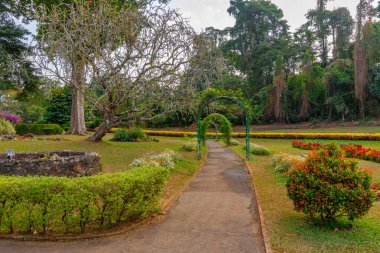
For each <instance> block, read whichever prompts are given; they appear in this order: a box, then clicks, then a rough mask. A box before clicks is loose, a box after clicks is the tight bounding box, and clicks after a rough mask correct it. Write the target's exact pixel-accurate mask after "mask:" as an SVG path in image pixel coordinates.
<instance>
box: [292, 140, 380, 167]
mask: <svg viewBox="0 0 380 253" xmlns="http://www.w3.org/2000/svg"><path fill="white" fill-rule="evenodd" d="M292 146H293V147H294V148H299V149H303V150H318V149H321V148H323V147H324V146H322V145H321V144H319V143H315V142H314V143H305V142H302V141H293V142H292ZM340 148H341V149H342V150H344V152H345V154H346V157H348V158H358V159H363V160H367V161H373V162H376V163H380V151H378V150H373V149H371V148H363V146H362V145H360V144H342V145H340Z"/></svg>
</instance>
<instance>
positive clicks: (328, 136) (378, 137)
mask: <svg viewBox="0 0 380 253" xmlns="http://www.w3.org/2000/svg"><path fill="white" fill-rule="evenodd" d="M115 130H116V129H112V131H115ZM144 132H145V133H146V134H147V135H149V136H169V137H196V136H197V133H196V132H177V131H154V130H144ZM207 136H215V133H208V134H207ZM219 136H222V135H221V134H219ZM231 136H232V137H233V138H245V137H246V134H245V133H241V132H239V133H232V135H231ZM251 138H258V139H259V138H261V139H311V140H315V139H320V140H367V141H380V134H378V133H270V132H252V133H251Z"/></svg>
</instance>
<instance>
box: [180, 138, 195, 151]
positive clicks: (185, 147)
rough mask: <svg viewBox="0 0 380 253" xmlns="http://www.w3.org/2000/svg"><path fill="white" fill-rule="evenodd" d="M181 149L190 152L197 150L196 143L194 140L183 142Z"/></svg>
mask: <svg viewBox="0 0 380 253" xmlns="http://www.w3.org/2000/svg"><path fill="white" fill-rule="evenodd" d="M181 150H182V151H187V152H192V151H195V150H197V143H195V142H192V141H191V142H187V143H185V144H183V146H182V148H181Z"/></svg>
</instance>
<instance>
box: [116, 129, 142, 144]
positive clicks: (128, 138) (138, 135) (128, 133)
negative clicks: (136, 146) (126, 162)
mask: <svg viewBox="0 0 380 253" xmlns="http://www.w3.org/2000/svg"><path fill="white" fill-rule="evenodd" d="M144 140H147V139H146V134H145V133H144V131H143V130H141V129H139V128H133V129H131V130H127V129H121V130H117V131H116V132H115V133H114V134H113V138H112V141H118V142H138V141H144Z"/></svg>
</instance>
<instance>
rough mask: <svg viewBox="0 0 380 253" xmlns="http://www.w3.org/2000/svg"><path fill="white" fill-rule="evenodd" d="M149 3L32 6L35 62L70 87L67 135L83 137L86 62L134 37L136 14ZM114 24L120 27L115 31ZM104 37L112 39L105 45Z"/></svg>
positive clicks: (86, 0) (89, 0) (87, 0)
mask: <svg viewBox="0 0 380 253" xmlns="http://www.w3.org/2000/svg"><path fill="white" fill-rule="evenodd" d="M150 1H153V0H149V1H148V0H137V1H118V0H109V1H107V3H106V5H107V7H106V8H105V2H106V1H103V0H96V1H95V0H78V1H63V2H61V4H52V3H51V2H49V1H47V2H46V5H45V4H41V3H40V4H36V6H34V9H35V11H34V14H33V16H34V18H35V19H36V20H37V21H38V22H39V35H38V49H37V50H38V54H36V56H37V57H36V59H37V62H38V63H39V64H40V67H41V68H42V69H43V70H44V72H45V74H46V75H50V76H51V77H53V78H55V79H58V80H59V81H60V82H61V83H64V84H69V85H70V87H71V90H72V106H71V120H70V129H69V131H68V132H69V133H71V134H84V133H86V126H85V116H84V115H85V114H84V93H83V91H84V89H85V85H86V81H87V80H86V70H87V68H88V67H89V65H88V64H89V59H91V58H93V57H94V55H96V54H98V53H99V50H100V49H102V47H104V46H117V45H118V44H119V41H122V40H126V39H127V40H128V39H130V38H129V36H132V37H133V36H134V35H133V31H131V29H135V28H134V23H135V22H138V18H137V17H138V10H139V8H140V7H141V6H144V5H145V4H148V3H149V2H150ZM132 2H133V4H132ZM97 10H101V11H103V13H100V12H98V11H97ZM92 11H95V12H93V13H92ZM122 15H124V16H122ZM115 22H120V24H119V25H118V26H117V27H115V26H114V25H113V24H114V23H115ZM109 25H110V26H109ZM107 26H109V27H107ZM108 29H117V30H112V31H109V30H108ZM105 33H107V34H108V35H109V34H110V33H112V35H113V36H114V37H115V38H113V40H112V41H109V40H108V41H107V39H108V38H106V37H105V36H104V35H105ZM110 43H117V44H116V45H110Z"/></svg>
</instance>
